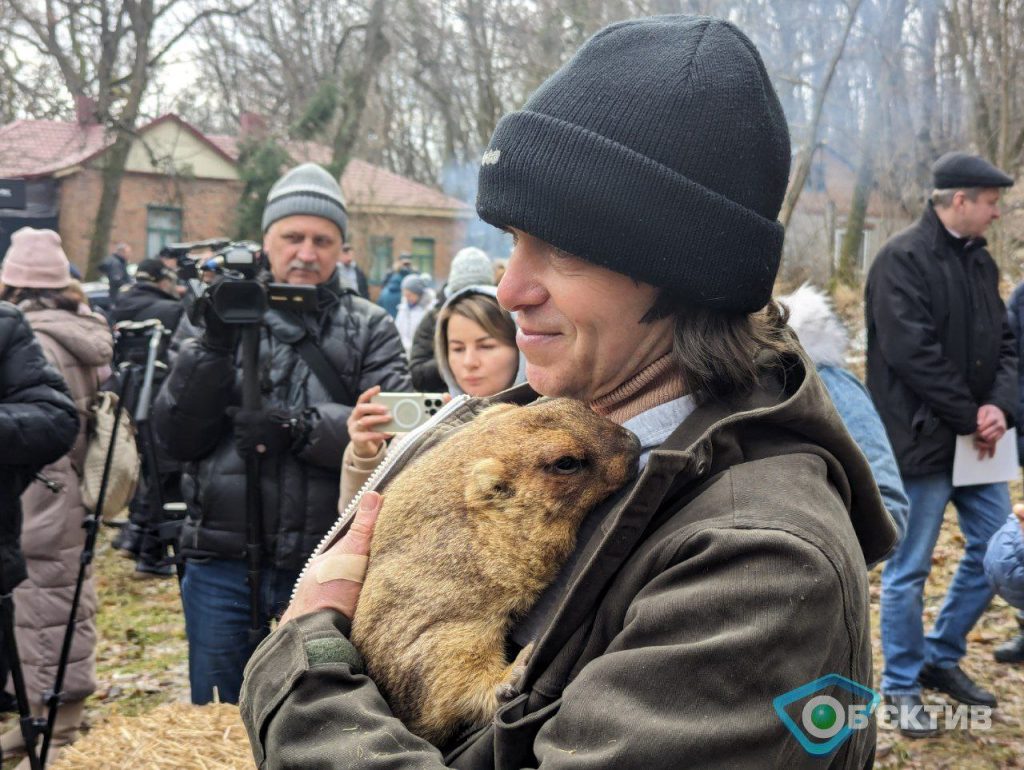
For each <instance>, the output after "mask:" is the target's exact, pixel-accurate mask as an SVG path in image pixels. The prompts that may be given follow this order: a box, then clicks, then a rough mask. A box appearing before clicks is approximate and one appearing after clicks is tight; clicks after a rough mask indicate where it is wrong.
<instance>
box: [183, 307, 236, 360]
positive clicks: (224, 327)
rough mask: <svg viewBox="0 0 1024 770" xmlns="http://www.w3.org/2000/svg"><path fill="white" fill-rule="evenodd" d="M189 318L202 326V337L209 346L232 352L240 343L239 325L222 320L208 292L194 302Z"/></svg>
mask: <svg viewBox="0 0 1024 770" xmlns="http://www.w3.org/2000/svg"><path fill="white" fill-rule="evenodd" d="M189 320H190V321H191V322H192V323H194V324H196V325H197V326H200V327H202V329H203V334H202V337H201V338H200V339H201V341H202V342H203V344H204V345H206V347H208V348H211V349H213V350H220V351H225V352H229V353H230V352H231V351H233V350H234V349H235V345H237V344H238V326H236V325H233V324H226V323H224V321H222V320H221V318H220V316H219V315H217V311H216V310H214V308H213V303H212V302H211V301H210V295H209V294H208V293H207V294H204V295H202V296H201V297H199V298H198V299H196V301H195V302H194V303H193V304H192V308H191V309H190V310H189Z"/></svg>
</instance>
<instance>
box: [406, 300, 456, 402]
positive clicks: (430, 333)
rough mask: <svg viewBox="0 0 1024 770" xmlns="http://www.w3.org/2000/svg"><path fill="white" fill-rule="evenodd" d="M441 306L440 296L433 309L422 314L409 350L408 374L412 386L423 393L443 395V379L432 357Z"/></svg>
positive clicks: (444, 388)
mask: <svg viewBox="0 0 1024 770" xmlns="http://www.w3.org/2000/svg"><path fill="white" fill-rule="evenodd" d="M443 304H444V297H443V296H442V297H441V298H440V299H439V300H438V301H437V304H436V305H434V307H432V308H430V310H428V311H427V312H426V313H424V314H423V318H421V319H420V325H419V326H417V327H416V334H415V336H414V337H413V338H412V347H411V348H409V374H411V375H412V386H413V387H414V388H416V390H420V391H423V392H424V393H444V392H445V391H446V390H448V386H447V385H446V384H445V382H444V377H442V376H441V371H440V369H438V367H437V358H436V357H435V356H434V328H435V327H436V326H437V316H438V314H439V313H440V312H441V305H443Z"/></svg>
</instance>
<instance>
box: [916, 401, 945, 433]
mask: <svg viewBox="0 0 1024 770" xmlns="http://www.w3.org/2000/svg"><path fill="white" fill-rule="evenodd" d="M939 422H940V421H939V418H938V417H936V416H935V412H933V411H932V408H931V407H930V406H928V404H921V405H920V406H919V407H917V411H916V412H914V416H913V418H912V419H911V420H910V430H911V431H912V432H913V434H914V435H915V436H930V435H932V434H933V433H934V432H935V430H936V429H937V428H938V427H939Z"/></svg>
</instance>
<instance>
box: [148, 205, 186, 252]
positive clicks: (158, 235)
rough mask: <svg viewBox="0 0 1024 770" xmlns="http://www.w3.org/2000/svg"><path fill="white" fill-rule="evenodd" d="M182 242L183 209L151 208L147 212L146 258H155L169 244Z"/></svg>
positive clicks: (169, 207)
mask: <svg viewBox="0 0 1024 770" xmlns="http://www.w3.org/2000/svg"><path fill="white" fill-rule="evenodd" d="M180 240H181V209H179V208H174V207H172V206H149V207H147V210H146V256H147V257H155V256H156V255H157V254H159V253H160V249H162V248H163V247H164V245H165V244H167V243H175V242H176V241H180Z"/></svg>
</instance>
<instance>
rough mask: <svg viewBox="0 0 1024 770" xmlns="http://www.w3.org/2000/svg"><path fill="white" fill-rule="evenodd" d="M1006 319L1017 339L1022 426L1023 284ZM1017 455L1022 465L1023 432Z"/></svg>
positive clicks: (1021, 419)
mask: <svg viewBox="0 0 1024 770" xmlns="http://www.w3.org/2000/svg"><path fill="white" fill-rule="evenodd" d="M1006 318H1007V322H1008V323H1009V324H1010V331H1012V332H1013V334H1014V337H1016V339H1017V361H1018V366H1017V421H1016V422H1017V425H1024V367H1021V366H1020V365H1019V362H1020V361H1021V360H1024V283H1021V284H1019V285H1018V286H1017V288H1016V289H1014V290H1013V294H1011V295H1010V301H1009V302H1007V303H1006ZM1017 454H1018V456H1019V457H1020V463H1021V465H1024V431H1020V430H1018V432H1017Z"/></svg>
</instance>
